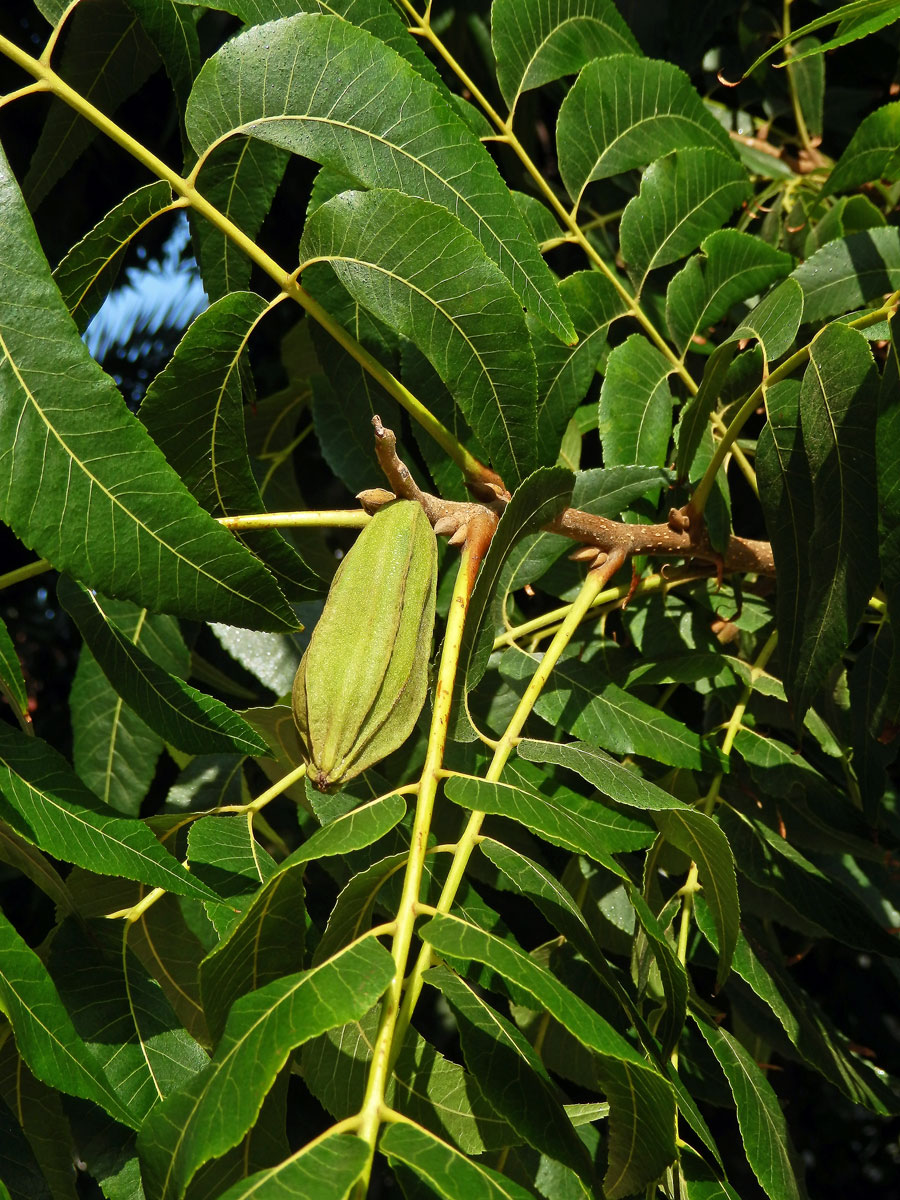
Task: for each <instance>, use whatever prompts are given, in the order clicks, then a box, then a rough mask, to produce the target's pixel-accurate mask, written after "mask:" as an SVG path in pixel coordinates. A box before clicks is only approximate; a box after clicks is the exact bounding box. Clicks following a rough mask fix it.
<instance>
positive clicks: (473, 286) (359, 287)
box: [300, 190, 537, 487]
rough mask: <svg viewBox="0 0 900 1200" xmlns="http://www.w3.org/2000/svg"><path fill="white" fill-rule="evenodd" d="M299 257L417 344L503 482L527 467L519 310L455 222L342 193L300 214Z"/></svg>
mask: <svg viewBox="0 0 900 1200" xmlns="http://www.w3.org/2000/svg"><path fill="white" fill-rule="evenodd" d="M400 230H402V231H403V236H402V238H401V237H400V236H399V231H400ZM300 258H301V262H303V263H304V264H306V265H309V264H310V263H312V262H316V261H326V262H328V263H329V264H330V265H331V267H332V268H333V269H334V271H335V274H336V275H337V276H338V278H339V279H340V281H341V283H342V284H343V285H344V286H345V287H346V288H347V290H348V291H349V292H350V294H351V295H353V296H355V297H356V298H357V299H358V300H359V301H360V302H361V303H362V304H364V305H365V307H366V308H368V309H369V311H370V312H372V313H374V315H375V316H376V317H378V318H379V320H382V321H384V322H385V324H387V325H388V326H390V327H391V328H392V329H395V330H396V331H397V332H398V333H400V334H402V335H403V336H404V337H407V338H409V339H410V340H411V341H412V342H414V343H415V344H416V345H417V346H418V347H419V349H420V350H421V351H422V352H423V353H424V354H425V356H426V357H427V358H428V359H429V361H430V362H431V363H432V365H433V366H434V367H435V370H436V371H437V372H438V374H439V375H440V376H441V378H442V379H443V380H444V382H445V383H446V385H447V387H448V388H449V389H450V391H451V393H452V394H453V396H454V398H455V400H456V402H457V403H458V404H459V406H460V408H462V410H463V413H464V414H465V416H466V418H467V420H469V422H470V423H471V425H472V427H473V429H474V430H475V433H476V434H477V435H478V438H479V439H480V441H481V443H482V444H483V445H484V446H485V448H486V449H487V450H488V452H489V453H490V455H491V457H492V459H493V461H494V465H495V467H496V468H497V470H498V471H499V472H500V473H501V474H502V475H503V476H504V478H505V480H506V482H507V484H508V486H510V487H513V486H515V484H516V483H518V482H519V481H520V480H521V479H522V478H524V476H525V475H527V474H528V473H529V472H530V471H531V470H532V469H533V467H534V465H535V463H536V460H537V426H536V418H535V403H536V399H535V389H536V384H535V376H534V365H533V364H534V359H533V356H532V354H531V349H530V347H529V345H528V339H527V334H526V331H525V325H524V321H523V319H522V315H521V304H520V303H519V301H518V300H517V299H516V297H515V295H514V293H513V292H512V290H511V288H510V287H509V284H508V283H507V282H506V280H505V279H504V277H503V276H502V274H501V273H500V271H499V270H498V269H497V268H496V267H495V266H494V265H493V264H492V263H491V262H490V261H489V260H488V259H487V258H486V257H485V255H484V252H483V250H482V248H481V246H480V245H479V244H478V243H477V242H476V240H475V239H474V238H473V237H472V236H471V235H470V234H469V233H467V231H466V230H465V229H464V228H463V227H462V226H461V225H460V224H459V222H457V221H456V220H454V219H453V217H452V216H448V214H447V213H446V211H445V210H444V209H442V208H441V207H439V206H438V205H435V204H429V203H427V202H426V201H423V200H419V199H417V198H411V197H408V196H403V195H402V194H401V193H399V192H393V191H377V190H376V191H372V192H344V193H342V194H341V195H340V196H337V197H335V198H334V199H333V200H329V201H328V202H327V203H326V204H323V205H322V206H321V207H320V208H317V209H316V211H315V213H313V215H312V216H311V217H310V218H309V220H308V221H307V223H306V228H305V229H304V231H303V238H302V240H301V243H300ZM517 330H518V333H517Z"/></svg>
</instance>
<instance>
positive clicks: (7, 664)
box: [0, 620, 28, 720]
mask: <svg viewBox="0 0 900 1200" xmlns="http://www.w3.org/2000/svg"><path fill="white" fill-rule="evenodd" d="M0 695H3V696H5V697H6V699H7V700H8V701H9V705H10V707H11V708H12V709H13V711H14V712H16V713H17V714H18V715H19V716H20V717H22V718H23V720H28V692H27V690H26V688H25V677H24V676H23V674H22V664H21V662H20V661H19V656H18V654H17V653H16V648H15V646H14V645H13V640H12V638H11V637H10V636H9V630H8V629H7V627H6V622H5V621H3V620H0Z"/></svg>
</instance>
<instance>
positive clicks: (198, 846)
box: [187, 814, 302, 934]
mask: <svg viewBox="0 0 900 1200" xmlns="http://www.w3.org/2000/svg"><path fill="white" fill-rule="evenodd" d="M187 860H188V862H189V863H190V867H191V871H192V873H193V874H194V875H196V876H197V878H198V879H201V880H202V881H203V882H204V883H205V884H206V885H207V886H208V887H209V888H211V889H212V890H213V891H215V892H216V893H217V895H218V896H219V897H220V898H221V899H222V900H223V901H225V903H223V904H208V905H207V912H208V913H209V917H210V920H211V921H212V922H213V924H214V925H215V926H216V929H217V930H218V931H219V933H220V934H223V933H224V932H226V931H227V930H228V929H229V928H230V927H231V925H232V924H233V922H234V920H235V918H236V917H238V916H240V914H241V911H242V910H244V909H246V908H247V907H248V906H249V904H250V900H251V898H252V897H254V896H255V895H256V893H257V892H258V891H259V889H260V885H261V884H264V883H266V882H267V880H269V879H271V877H272V875H273V874H274V873H275V871H276V869H277V868H276V866H275V861H274V859H273V858H272V856H271V855H270V854H269V853H268V851H267V850H266V849H265V848H264V847H263V846H261V845H260V844H259V843H258V842H257V840H256V838H255V837H254V836H253V834H252V831H251V828H250V824H249V822H248V820H247V817H246V816H240V815H237V814H235V815H234V816H232V815H230V814H229V815H227V816H226V815H222V816H213V815H210V816H208V817H201V818H200V820H199V821H194V822H193V824H192V825H191V828H190V831H189V832H188V852H187ZM300 911H301V912H302V909H301V910H300Z"/></svg>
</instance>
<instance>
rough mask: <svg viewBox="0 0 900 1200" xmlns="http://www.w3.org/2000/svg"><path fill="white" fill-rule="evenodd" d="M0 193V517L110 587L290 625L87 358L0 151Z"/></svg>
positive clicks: (158, 607)
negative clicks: (37, 325) (37, 326)
mask: <svg viewBox="0 0 900 1200" xmlns="http://www.w3.org/2000/svg"><path fill="white" fill-rule="evenodd" d="M0 205H2V207H3V210H4V214H5V218H4V221H3V223H2V225H0V282H2V281H5V286H4V287H3V288H2V301H0V352H2V356H3V357H2V359H0V397H2V407H0V447H2V450H0V517H2V519H3V520H4V521H6V522H7V523H8V524H9V525H10V527H11V528H12V529H13V530H14V531H15V532H16V533H17V534H18V535H19V536H20V537H21V538H22V539H23V540H24V541H25V542H26V543H27V544H29V545H30V546H31V547H32V548H33V549H34V550H36V551H37V552H38V553H39V554H41V555H42V556H43V557H45V558H49V559H50V560H51V561H52V562H53V565H54V566H55V567H57V568H58V569H60V570H67V571H69V572H70V573H71V574H73V575H74V576H75V577H76V578H77V579H81V580H83V581H84V582H86V583H88V584H89V585H90V586H92V587H97V588H98V589H100V590H101V591H103V592H105V593H106V594H108V595H113V596H117V597H120V598H127V599H131V600H134V601H136V602H137V603H139V604H144V605H146V606H147V607H148V608H151V609H153V610H155V611H170V612H177V613H180V614H183V615H186V616H193V617H196V618H199V619H208V618H209V617H211V616H213V617H217V618H218V619H220V620H223V621H226V622H228V623H230V624H235V625H257V626H262V627H263V628H269V629H285V628H291V627H292V626H293V624H294V620H293V614H292V613H291V611H290V609H289V608H288V607H287V604H286V603H285V600H284V597H283V596H282V595H281V593H280V591H279V590H278V587H277V585H276V584H275V581H274V580H273V579H272V578H271V576H270V575H269V574H268V573H267V572H266V571H265V570H264V569H263V568H262V567H261V566H260V564H259V563H258V562H257V561H256V560H255V559H254V558H253V557H252V556H251V555H250V554H249V553H248V552H247V551H246V550H244V549H243V547H241V546H239V545H238V544H237V543H236V542H235V540H234V538H233V537H232V536H231V535H230V534H229V533H228V532H227V531H226V530H224V529H222V528H221V527H220V526H219V525H217V524H216V523H215V522H214V521H213V520H212V519H211V518H210V517H209V516H208V515H207V514H206V513H205V512H203V511H202V510H201V509H200V507H199V506H198V505H197V503H196V501H195V500H194V499H193V498H192V497H191V496H190V495H189V494H188V492H187V489H186V488H185V486H184V484H183V483H182V482H181V480H180V479H179V478H178V476H177V475H176V474H175V472H174V471H173V470H172V469H171V468H170V467H169V466H168V464H167V463H166V461H165V459H164V458H163V456H162V454H161V453H160V451H159V450H158V449H157V448H156V446H154V445H153V443H152V442H151V441H150V438H149V437H148V436H147V434H146V432H145V431H144V429H143V427H142V426H141V425H140V423H139V422H138V421H137V420H136V419H135V418H134V417H133V416H132V415H131V414H130V413H129V411H128V409H127V408H126V406H125V403H124V401H123V399H122V397H121V396H120V395H119V393H118V391H117V390H116V388H115V385H114V384H113V382H112V380H111V379H110V378H109V376H107V375H105V374H104V373H103V371H102V370H101V369H100V367H99V366H97V364H96V363H95V362H94V361H93V360H92V359H91V357H90V355H89V354H88V351H87V348H86V347H85V345H84V343H83V342H82V340H81V338H80V337H79V336H78V332H77V330H76V328H75V325H74V324H73V322H72V319H71V317H70V316H69V314H68V312H67V310H66V306H65V304H64V303H63V300H62V298H61V296H60V294H59V292H58V290H57V289H56V287H55V285H54V283H53V281H52V279H51V276H50V269H49V266H48V264H47V261H46V259H45V258H44V255H43V251H42V250H41V247H40V245H39V243H38V240H37V235H36V233H35V229H34V225H33V224H32V222H31V218H30V216H29V215H28V212H27V210H26V208H25V205H24V202H23V200H22V196H21V193H20V192H19V190H18V187H17V186H16V183H15V180H14V179H13V177H12V175H11V173H10V171H9V167H8V164H7V162H6V159H5V158H2V157H0ZM26 312H27V314H28V317H27V318H24V317H23V313H26ZM35 313H39V314H40V322H41V332H40V339H36V338H35V336H34V334H33V332H32V331H31V327H30V319H31V318H32V317H33V315H34V314H35ZM48 366H49V368H50V373H48V370H47V368H48ZM13 447H15V453H13ZM63 517H65V519H63ZM87 546H90V547H91V551H90V554H88V553H86V547H87ZM146 564H151V565H149V566H148V565H146ZM154 565H155V566H154Z"/></svg>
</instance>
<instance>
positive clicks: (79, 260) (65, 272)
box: [53, 179, 172, 333]
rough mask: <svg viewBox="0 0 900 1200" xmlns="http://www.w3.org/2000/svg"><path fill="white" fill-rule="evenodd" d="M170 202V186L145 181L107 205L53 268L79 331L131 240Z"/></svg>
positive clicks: (97, 306)
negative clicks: (91, 225) (97, 220)
mask: <svg viewBox="0 0 900 1200" xmlns="http://www.w3.org/2000/svg"><path fill="white" fill-rule="evenodd" d="M171 205H172V189H171V187H170V186H169V185H168V184H167V183H166V182H165V181H164V180H161V179H159V180H157V181H156V183H147V184H145V185H144V186H143V187H141V188H138V189H137V191H136V192H132V193H131V195H130V196H126V197H125V199H124V200H122V201H121V203H119V204H117V205H116V206H115V207H114V208H112V209H110V211H109V212H108V213H107V214H106V216H105V217H104V218H103V220H102V221H100V222H99V223H98V224H97V225H95V226H94V228H93V229H92V230H91V232H90V233H87V234H85V236H84V237H83V238H82V239H81V241H80V242H76V244H75V245H74V246H73V247H72V249H71V250H70V251H69V253H68V254H67V255H66V256H65V258H64V259H63V260H62V262H61V263H60V264H59V266H58V267H57V268H56V269H55V270H54V272H53V279H54V281H55V283H56V286H57V287H58V288H59V290H60V292H61V293H62V298H63V300H64V301H65V304H66V308H68V310H69V312H70V313H71V314H72V319H73V320H74V322H75V324H76V325H77V326H78V332H79V333H84V331H85V329H87V327H88V324H89V323H90V321H91V318H92V317H93V316H94V315H95V314H96V313H97V312H98V310H99V309H100V306H101V305H102V304H103V301H104V300H105V299H106V297H107V295H108V294H109V292H110V291H111V290H112V287H113V284H114V283H115V282H116V278H117V277H118V274H119V268H120V267H121V265H122V259H123V258H124V257H125V251H126V250H127V249H128V246H129V244H130V243H131V241H132V240H133V239H134V238H135V237H137V236H138V234H140V233H141V232H143V230H144V229H146V227H147V226H148V225H149V224H150V222H151V221H153V220H154V218H156V217H158V216H159V214H160V213H164V212H166V210H167V209H169V208H171Z"/></svg>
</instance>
